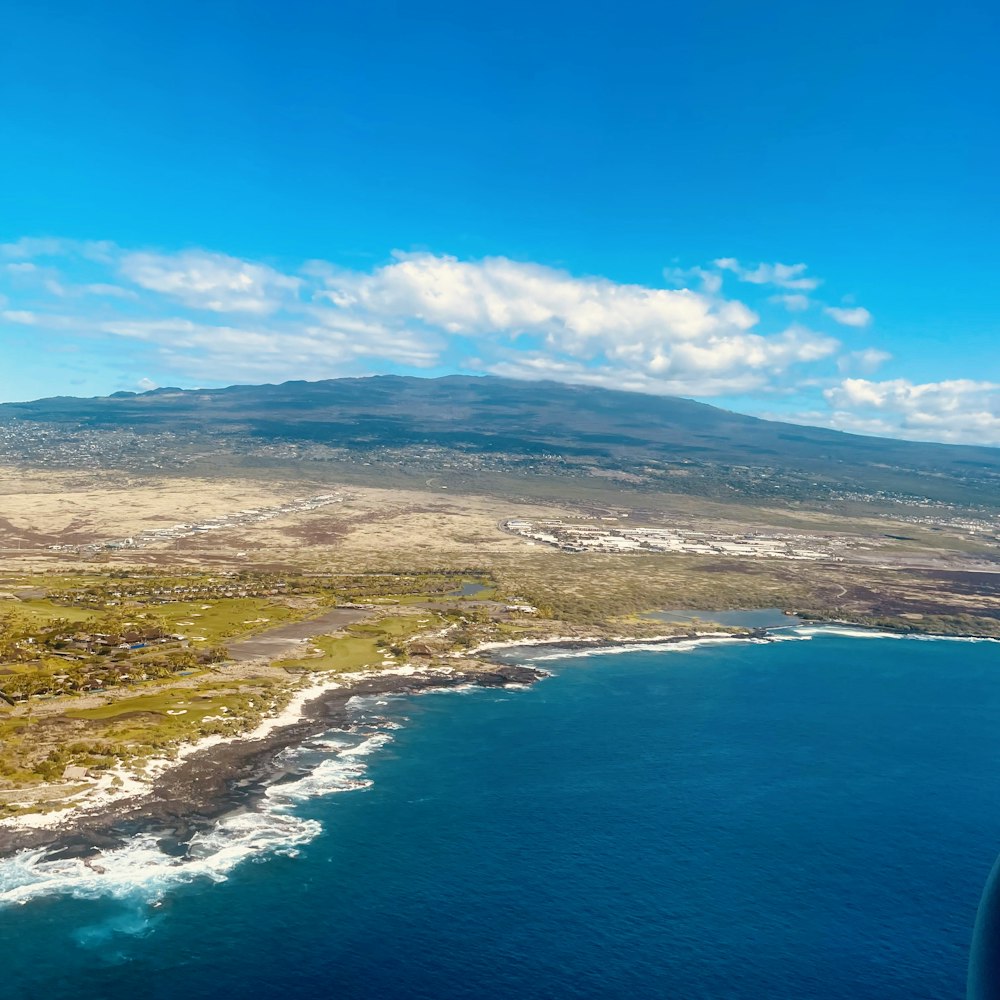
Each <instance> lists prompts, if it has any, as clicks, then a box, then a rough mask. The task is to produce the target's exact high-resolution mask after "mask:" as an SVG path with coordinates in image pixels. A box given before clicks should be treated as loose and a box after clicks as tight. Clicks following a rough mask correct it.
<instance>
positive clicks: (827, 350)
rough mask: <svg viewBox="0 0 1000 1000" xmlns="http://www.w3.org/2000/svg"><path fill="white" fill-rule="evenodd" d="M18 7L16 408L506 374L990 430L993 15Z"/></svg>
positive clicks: (1, 372)
mask: <svg viewBox="0 0 1000 1000" xmlns="http://www.w3.org/2000/svg"><path fill="white" fill-rule="evenodd" d="M4 22H5V27H4V31H3V32H2V40H0V122H2V134H3V137H4V142H3V156H2V157H0V209H2V211H0V244H2V247H0V357H2V361H3V364H2V366H0V399H7V400H11V399H23V398H30V397H36V396H42V395H54V394H59V393H69V394H77V395H94V394H103V393H107V392H112V391H115V390H118V389H123V388H124V389H138V388H141V387H144V386H152V385H168V384H170V385H184V386H195V385H223V384H229V383H232V382H256V381H279V380H282V379H285V378H323V377H334V376H338V375H357V374H368V373H375V372H386V371H394V372H409V373H415V374H426V375H436V374H444V373H447V372H452V371H464V372H479V373H488V372H494V373H499V374H509V375H516V376H520V377H531V378H559V379H564V380H568V381H577V382H591V383H596V384H603V385H612V386H624V387H631V388H635V389H639V390H641V391H646V392H660V393H679V394H683V395H690V396H694V397H696V398H699V399H704V400H706V401H709V402H715V403H718V404H720V405H725V406H729V407H732V408H735V409H740V410H742V411H745V412H752V413H758V414H765V415H780V416H783V417H785V418H789V419H796V420H800V421H806V422H812V423H820V424H826V425H830V426H837V427H841V428H843V429H846V430H858V431H861V432H866V433H887V434H898V435H901V436H907V437H915V438H928V439H936V440H946V441H969V442H973V443H993V444H1000V350H998V349H997V348H996V346H995V341H996V337H997V334H998V333H1000V320H998V315H1000V314H998V307H997V293H996V287H997V281H996V273H997V268H998V257H1000V255H998V251H997V231H998V221H1000V185H998V184H997V182H996V178H997V177H998V176H1000V134H998V130H997V128H996V120H997V111H998V105H1000V82H998V81H1000V74H998V73H997V72H996V69H995V54H994V50H995V42H996V40H997V38H998V37H1000V14H998V12H997V10H996V5H991V4H985V3H981V2H979V3H976V4H966V3H962V2H959V3H957V4H951V5H940V4H933V5H932V4H924V3H914V2H910V3H905V4H904V3H902V2H893V3H889V2H867V3H855V2H850V0H849V2H846V3H837V4H825V5H818V6H817V5H803V4H801V3H794V4H793V3H785V2H777V3H772V4H768V5H752V4H748V3H736V2H713V3H702V4H698V5H690V6H681V5H672V4H664V3H657V4H645V3H626V4H618V5H608V4H601V5H592V4H587V3H580V2H574V3H553V2H539V0H535V2H533V3H530V4H529V3H521V2H511V3H507V4H505V5H503V6H502V7H499V6H498V7H494V6H486V5H479V4H468V3H457V2H449V3H440V2H438V3H435V2H427V3H421V4H403V3H393V4H389V3H381V2H377V0H374V2H373V0H366V2H364V3H351V2H342V3H337V4H319V3H312V4H304V3H294V2H292V3H285V4H277V3H274V2H273V0H272V2H270V3H256V2H252V0H243V2H240V3H239V4H237V3H218V2H212V0H207V2H201V3H198V4H194V3H187V2H183V0H179V2H174V3H171V4H169V5H166V4H159V3H156V2H151V3H148V4H136V3H133V2H128V3H125V2H117V0H105V2H102V3H101V4H91V5H83V4H79V3H68V2H44V0H34V2H32V3H28V2H26V0H15V2H14V3H13V4H9V5H7V7H5V16H4Z"/></svg>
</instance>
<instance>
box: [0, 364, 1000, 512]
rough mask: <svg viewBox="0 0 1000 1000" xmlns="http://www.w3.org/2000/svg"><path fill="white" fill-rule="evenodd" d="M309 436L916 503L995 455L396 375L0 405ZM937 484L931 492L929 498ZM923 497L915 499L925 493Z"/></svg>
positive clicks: (198, 429)
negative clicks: (771, 477)
mask: <svg viewBox="0 0 1000 1000" xmlns="http://www.w3.org/2000/svg"><path fill="white" fill-rule="evenodd" d="M25 422H31V423H32V424H44V425H48V426H50V427H51V428H53V430H54V432H58V430H59V429H62V430H63V431H68V430H70V429H79V428H84V429H89V430H90V431H93V432H100V431H104V432H113V431H116V430H121V429H129V430H131V431H135V432H138V433H140V434H143V433H146V434H149V433H157V434H162V433H163V432H170V433H172V434H175V435H181V436H185V435H187V436H195V437H198V436H208V437H213V438H221V439H229V440H234V439H237V438H238V439H240V440H242V441H245V442H251V443H252V442H261V443H264V442H310V443H313V444H320V445H328V446H333V447H336V448H347V449H351V450H370V449H373V448H405V447H408V446H414V445H418V444H419V445H433V446H438V447H444V448H452V449H454V448H458V449H464V450H466V451H469V450H472V451H481V452H485V453H501V452H503V453H519V454H525V455H532V454H534V455H542V454H545V455H559V456H562V457H563V458H564V459H569V460H573V459H576V460H580V461H582V460H588V461H594V462H597V463H598V464H607V465H613V466H616V467H624V468H627V467H629V466H635V465H639V464H642V463H649V462H652V463H664V462H666V463H681V464H689V465H695V466H706V467H708V466H711V467H720V468H721V467H725V466H751V467H757V468H760V469H769V470H780V471H785V472H788V471H795V472H798V473H801V474H815V475H816V476H819V477H822V478H823V479H824V480H827V481H831V480H842V481H843V482H844V483H845V484H846V485H850V486H852V487H858V488H864V487H866V486H868V487H870V488H871V489H886V488H888V489H905V490H910V491H911V492H913V493H915V494H916V495H925V494H927V491H928V483H929V482H930V483H931V484H933V481H934V480H947V481H949V482H950V483H951V487H949V488H948V490H946V492H947V493H948V494H949V495H951V494H954V487H965V488H967V489H968V490H969V491H971V493H970V495H971V494H972V493H974V494H976V495H977V496H978V495H980V494H982V493H983V492H984V490H985V491H986V492H987V493H988V492H989V491H990V490H991V489H995V488H996V487H997V486H1000V450H998V449H992V448H977V447H968V446H956V445H942V444H928V443H921V442H911V441H897V440H892V439H885V438H873V437H863V436H860V435H854V434H845V433H841V432H839V431H833V430H827V429H824V428H818V427H804V426H799V425H793V424H785V423H780V422H776V421H768V420H760V419H757V418H755V417H748V416H744V415H741V414H738V413H732V412H729V411H726V410H722V409H719V408H717V407H713V406H709V405H707V404H704V403H697V402H694V401H692V400H688V399H679V398H675V397H662V396H647V395H642V394H638V393H628V392H617V391H613V390H608V389H599V388H593V387H581V386H571V385H565V384H563V383H554V382H520V381H514V380H509V379H500V378H492V377H466V376H448V377H445V378H439V379H419V378H408V377H399V376H374V377H371V378H357V379H334V380H326V381H320V382H286V383H283V384H281V385H261V386H231V387H229V388H225V389H198V390H180V389H156V390H153V391H151V392H146V393H140V394H133V393H117V394H115V395H114V396H110V397H98V398H94V399H77V398H73V397H55V398H52V399H43V400H38V401H35V402H31V403H9V404H5V405H3V406H0V426H6V427H9V428H10V427H14V428H16V427H17V426H19V425H21V426H24V425H25ZM935 492H937V493H938V494H940V493H941V491H940V490H936V491H935V489H931V490H930V494H934V493H935ZM930 494H928V495H930Z"/></svg>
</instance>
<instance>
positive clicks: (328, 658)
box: [276, 612, 443, 672]
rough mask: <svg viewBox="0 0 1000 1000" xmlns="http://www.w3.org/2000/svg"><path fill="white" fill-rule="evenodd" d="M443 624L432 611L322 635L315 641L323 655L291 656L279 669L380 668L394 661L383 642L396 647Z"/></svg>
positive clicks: (381, 620) (278, 664)
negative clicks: (384, 661) (343, 632)
mask: <svg viewBox="0 0 1000 1000" xmlns="http://www.w3.org/2000/svg"><path fill="white" fill-rule="evenodd" d="M421 622H423V623H424V624H421ZM441 624H443V619H442V618H441V617H440V616H439V615H437V614H434V613H433V612H428V613H427V614H426V615H400V616H397V617H390V618H382V619H379V620H378V621H374V622H367V623H363V624H360V625H352V626H351V627H350V628H348V629H347V630H346V634H344V635H322V636H317V637H316V638H314V639H312V640H311V641H312V644H313V645H314V646H315V647H316V648H317V649H319V650H320V651H321V653H322V655H321V656H313V657H291V658H288V659H285V660H279V661H278V662H277V664H276V666H279V667H284V668H285V669H286V670H333V671H342V672H352V671H355V670H366V669H372V668H375V667H380V666H382V661H383V660H387V659H392V655H391V653H390V652H389V650H388V649H383V648H380V647H379V642H380V641H381V642H384V643H386V644H392V643H394V642H399V641H402V640H405V639H408V638H410V637H411V636H413V635H416V634H417V633H419V632H423V631H427V630H430V629H433V628H435V627H440V625H441Z"/></svg>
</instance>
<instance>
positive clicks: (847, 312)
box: [823, 306, 872, 327]
mask: <svg viewBox="0 0 1000 1000" xmlns="http://www.w3.org/2000/svg"><path fill="white" fill-rule="evenodd" d="M823 312H825V313H826V314H827V316H829V317H830V318H831V319H834V320H836V321H837V322H838V323H840V324H842V325H843V326H855V327H864V326H868V325H869V324H870V323H871V321H872V314H871V313H870V312H869V311H868V310H867V309H864V308H862V307H861V306H854V307H852V308H840V307H838V306H826V307H825V308H824V309H823Z"/></svg>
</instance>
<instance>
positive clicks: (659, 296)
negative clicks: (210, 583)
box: [5, 241, 878, 397]
mask: <svg viewBox="0 0 1000 1000" xmlns="http://www.w3.org/2000/svg"><path fill="white" fill-rule="evenodd" d="M8 246H10V247H14V248H15V249H14V250H13V251H10V253H12V254H15V257H13V258H10V259H12V260H14V262H15V263H18V264H25V263H27V264H30V263H31V261H30V260H26V259H24V256H25V255H36V256H40V255H44V254H49V255H50V256H51V255H53V254H55V253H56V251H57V250H58V251H60V252H61V253H62V254H63V261H61V262H60V261H57V262H55V263H60V267H59V270H55V269H54V268H53V267H52V266H51V265H52V264H53V261H51V260H46V261H45V262H44V263H45V267H44V268H41V269H40V270H39V280H37V281H35V282H34V285H33V288H34V291H33V292H32V295H33V296H34V297H31V296H27V295H26V296H22V297H20V298H18V299H17V300H16V301H15V302H13V303H12V304H10V306H9V309H10V313H9V316H8V320H9V321H11V322H20V323H22V324H27V323H33V324H35V325H36V326H37V328H38V329H41V330H45V331H47V332H52V333H54V334H57V335H60V336H63V337H65V336H71V335H77V336H80V337H88V338H90V339H91V341H92V342H93V343H94V344H97V343H98V342H99V341H100V339H101V338H104V339H105V340H108V339H109V338H114V339H116V340H118V341H119V344H120V346H119V348H117V350H130V351H132V352H133V353H134V354H135V355H136V359H135V362H134V363H135V364H136V365H137V366H138V365H139V364H140V363H141V364H142V365H145V364H147V363H149V358H148V354H149V352H151V351H152V352H155V353H156V355H157V360H156V370H157V371H159V372H163V373H164V374H165V375H169V373H170V372H174V373H175V374H176V376H177V377H185V376H186V377H190V378H197V379H198V380H199V381H202V382H204V381H211V382H219V381H227V380H233V381H235V380H259V381H273V380H275V379H283V378H303V377H305V378H318V377H327V376H331V375H344V374H366V373H368V372H371V371H372V370H376V371H377V370H386V368H389V369H392V368H396V369H397V370H398V369H400V368H402V369H416V370H427V369H430V368H435V367H437V368H439V369H444V370H456V369H458V370H463V369H464V370H469V369H470V368H473V367H475V368H476V370H481V371H490V372H495V373H497V374H501V373H506V374H513V373H515V372H519V373H521V375H522V376H523V377H534V378H541V377H549V378H559V379H562V380H564V381H575V382H581V383H590V384H600V385H608V386H617V387H619V388H625V387H629V388H634V389H638V390H640V391H644V392H654V393H680V394H684V395H697V396H703V397H710V396H715V395H720V394H730V395H731V394H736V393H770V392H776V391H778V392H784V391H787V390H788V389H789V388H790V387H792V386H800V387H801V386H806V385H813V386H815V385H816V384H818V383H817V381H816V380H817V379H820V381H823V380H826V379H829V377H830V375H831V373H832V371H833V368H834V359H835V356H836V354H837V353H838V352H839V351H840V350H841V344H840V343H839V341H838V340H837V339H835V338H834V337H831V336H829V335H828V334H827V333H824V332H821V331H817V330H813V329H810V328H808V327H806V326H804V325H801V324H798V323H793V324H791V325H789V326H787V327H786V328H781V327H779V328H777V329H775V328H773V326H772V327H771V328H770V329H769V328H767V327H766V325H765V324H763V323H762V321H761V319H760V317H759V316H758V314H757V313H756V312H755V311H754V310H753V309H752V308H751V307H750V305H748V304H747V302H744V301H741V300H740V299H738V298H733V297H728V296H725V295H724V294H723V293H722V272H723V271H726V270H728V271H733V272H735V273H737V274H738V276H740V277H741V279H742V280H743V281H745V282H747V283H748V284H749V285H761V286H764V285H768V286H772V287H771V288H770V289H768V290H767V291H765V292H764V295H765V296H766V295H767V293H768V291H776V294H774V295H773V296H772V299H777V300H779V301H780V302H782V304H783V305H784V306H785V307H786V308H788V309H790V310H791V311H793V312H795V311H801V310H802V309H803V308H808V307H809V306H810V305H812V304H813V303H812V302H811V300H810V298H809V297H808V296H807V295H806V294H805V291H804V290H808V289H811V288H813V287H815V285H816V284H818V281H817V279H815V278H812V277H808V276H807V275H806V274H805V273H804V272H805V265H804V264H780V263H776V264H760V265H756V266H755V267H753V268H744V267H743V266H742V265H740V264H739V262H738V261H736V260H733V259H731V258H723V259H721V260H720V261H718V262H716V264H717V266H716V267H715V268H714V269H706V268H692V269H688V270H686V271H684V270H681V269H679V268H668V269H667V270H666V271H665V272H664V274H665V277H666V278H667V279H668V281H673V282H687V283H688V284H689V285H690V286H691V287H653V286H648V285H640V284H629V283H622V282H616V281H612V280H610V279H608V278H604V277H599V276H579V275H574V274H571V273H570V272H568V271H566V270H562V269H558V268H553V267H548V266H545V265H541V264H535V263H529V262H521V261H515V260H511V259H509V258H505V257H488V258H485V259H481V260H460V259H458V258H456V257H453V256H447V255H440V254H433V253H426V252H424V253H396V254H394V255H393V256H392V257H391V258H390V259H389V260H388V261H387V262H385V263H383V264H381V265H378V266H375V267H372V268H369V269H364V270H359V269H354V270H352V269H345V268H338V267H336V266H334V265H333V264H330V263H325V262H322V261H313V262H310V263H308V264H306V265H305V266H303V267H302V268H301V269H300V270H298V271H297V272H293V271H287V270H286V271H282V270H279V269H277V268H275V267H273V266H271V265H269V264H265V263H262V262H258V261H252V260H242V259H239V258H236V257H231V256H227V255H225V254H220V253H213V252H209V251H206V250H200V249H198V250H185V251H180V252H177V253H160V252H151V251H130V250H126V249H122V248H120V247H116V246H114V245H112V244H107V243H74V242H71V241H40V242H38V243H31V242H30V241H20V242H19V243H17V244H10V245H8ZM43 252H44V253H43ZM16 255H21V256H20V257H17V256H16ZM8 256H9V254H8ZM43 277H44V280H42V278H43ZM46 280H47V281H49V282H50V285H49V286H48V287H47V288H46V286H45V281H46ZM51 282H57V285H52V284H51ZM5 290H6V289H5ZM747 291H748V292H750V291H751V289H750V288H747ZM36 293H37V294H36ZM43 294H44V295H45V296H47V299H45V300H43V299H41V298H39V297H38V295H43ZM70 302H72V303H73V306H74V310H75V313H76V314H75V315H69V313H70V310H69V308H67V307H68V304H69V303H70ZM60 305H62V306H63V307H64V310H63V311H59V310H58V307H59V306H60ZM817 305H818V304H817ZM816 314H817V316H818V315H819V310H818V309H817V311H816ZM127 342H132V343H133V344H135V345H136V346H135V347H132V348H125V347H124V346H123V345H124V344H125V343H127ZM139 345H142V346H141V347H140V346H139ZM140 354H142V358H141V361H140V358H139V355H140ZM862 354H863V352H855V355H849V356H848V357H850V358H852V359H853V360H852V361H851V362H850V367H847V368H844V369H843V371H844V373H845V374H851V373H860V374H868V373H870V372H871V371H872V370H874V368H873V367H872V366H873V365H874V363H875V361H876V360H877V359H876V357H875V355H876V354H878V352H877V351H876V350H875V349H874V348H872V349H870V351H869V354H868V355H865V356H862ZM474 358H475V360H473V359H474ZM841 363H842V364H846V362H844V361H843V360H842V361H841ZM170 377H173V376H170ZM823 384H829V383H828V381H823Z"/></svg>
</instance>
